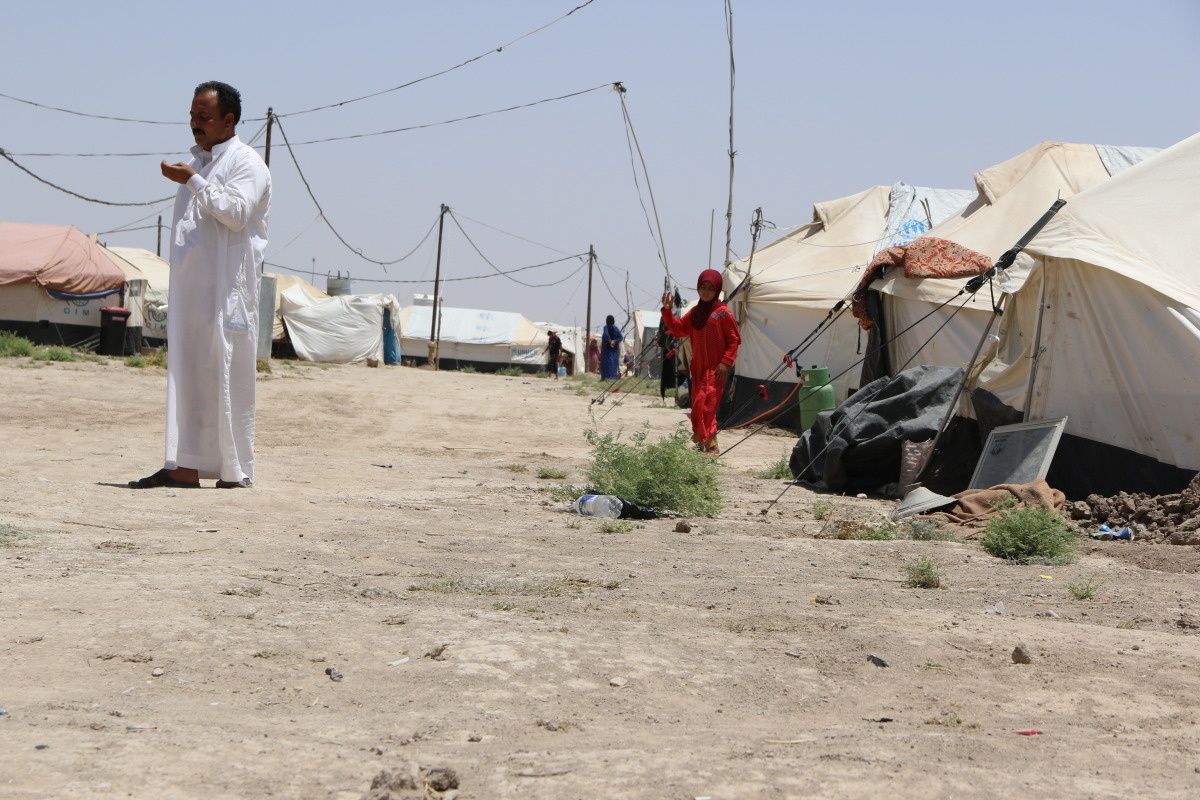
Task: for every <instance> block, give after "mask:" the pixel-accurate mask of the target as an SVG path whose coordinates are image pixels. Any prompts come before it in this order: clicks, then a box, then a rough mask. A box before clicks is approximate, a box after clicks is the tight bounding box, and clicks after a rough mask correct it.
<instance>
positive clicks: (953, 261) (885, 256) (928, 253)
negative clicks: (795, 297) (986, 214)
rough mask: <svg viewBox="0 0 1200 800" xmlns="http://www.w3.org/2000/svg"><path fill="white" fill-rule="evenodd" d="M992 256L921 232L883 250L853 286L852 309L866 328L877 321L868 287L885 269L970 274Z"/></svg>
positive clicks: (912, 274) (956, 275)
mask: <svg viewBox="0 0 1200 800" xmlns="http://www.w3.org/2000/svg"><path fill="white" fill-rule="evenodd" d="M991 266H992V260H991V259H990V258H988V257H987V256H985V255H984V254H983V253H977V252H975V251H974V250H971V249H970V248H968V247H963V246H962V245H961V244H956V243H955V242H952V241H950V240H949V239H939V238H937V237H936V236H922V237H921V238H919V239H917V240H916V241H914V242H911V243H910V244H906V245H902V246H900V247H889V248H888V249H886V250H881V251H880V252H879V253H878V254H877V255H876V256H875V258H873V259H871V263H870V264H869V265H868V266H867V271H866V272H865V273H864V274H863V276H862V280H860V281H859V282H858V288H857V289H855V290H854V304H853V306H852V308H851V311H852V312H853V313H854V316H855V317H856V318H857V319H858V324H859V326H860V327H862V329H863V330H870V329H871V328H872V327H874V325H875V322H874V321H873V320H872V319H871V317H870V315H868V314H867V289H868V288H870V286H871V284H872V283H874V282H875V279H876V278H878V277H879V276H880V275H881V274H882V273H883V271H884V270H885V269H893V268H902V269H903V270H904V276H905V277H906V278H970V277H972V276H974V275H978V274H980V273H981V272H985V271H987V270H988V268H990V267H991Z"/></svg>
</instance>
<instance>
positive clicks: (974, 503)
mask: <svg viewBox="0 0 1200 800" xmlns="http://www.w3.org/2000/svg"><path fill="white" fill-rule="evenodd" d="M954 498H955V499H956V500H958V503H957V504H956V505H955V506H954V507H953V508H951V509H950V510H948V511H938V512H935V513H932V514H925V515H924V516H926V517H928V518H930V519H935V520H937V521H938V522H942V523H945V524H948V525H954V526H957V527H960V528H966V529H969V530H970V529H976V528H982V527H983V526H985V525H987V523H988V521H989V520H990V519H991V518H992V517H994V516H996V514H998V513H1000V512H999V507H1000V506H1002V505H1004V504H1006V503H1008V502H1010V501H1015V502H1016V504H1017V506H1016V507H1018V508H1021V507H1025V508H1052V509H1054V510H1056V511H1059V510H1061V509H1062V508H1063V506H1064V505H1066V502H1067V496H1066V495H1064V494H1063V493H1062V492H1060V491H1059V490H1058V489H1053V488H1051V487H1050V484H1048V483H1046V482H1045V481H1033V482H1032V483H1002V484H1000V485H999V486H993V487H991V488H990V489H967V490H966V491H964V492H959V493H958V494H956V495H954ZM967 538H970V536H969V535H968V536H967Z"/></svg>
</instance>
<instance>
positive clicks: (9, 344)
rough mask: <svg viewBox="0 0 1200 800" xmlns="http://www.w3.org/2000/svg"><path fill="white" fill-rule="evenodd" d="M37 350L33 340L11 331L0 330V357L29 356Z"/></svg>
mask: <svg viewBox="0 0 1200 800" xmlns="http://www.w3.org/2000/svg"><path fill="white" fill-rule="evenodd" d="M36 351H37V348H36V347H35V346H34V344H33V342H31V341H29V340H28V339H26V338H25V337H23V336H17V335H16V334H15V333H13V332H11V331H0V358H29V357H30V356H32V355H33V354H34V353H35V352H36Z"/></svg>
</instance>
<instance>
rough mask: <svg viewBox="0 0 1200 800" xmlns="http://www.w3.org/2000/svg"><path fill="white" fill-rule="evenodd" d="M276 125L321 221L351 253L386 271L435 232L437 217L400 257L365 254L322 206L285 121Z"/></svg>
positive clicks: (415, 250) (415, 249)
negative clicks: (295, 149) (388, 257)
mask: <svg viewBox="0 0 1200 800" xmlns="http://www.w3.org/2000/svg"><path fill="white" fill-rule="evenodd" d="M275 125H276V127H278V128H279V135H280V136H282V137H283V144H284V146H285V147H287V151H288V156H290V157H291V159H292V163H293V164H294V165H295V166H296V172H297V174H299V175H300V182H301V183H303V184H304V190H305V191H306V192H308V196H309V199H311V200H312V201H313V205H314V206H316V207H317V211H318V212H319V213H320V215H321V221H322V222H324V223H325V227H327V228H329V230H330V232H331V233H332V234H333V235H334V236H335V237H336V238H337V240H338V241H339V242H341V243H342V245H343V246H344V247H345V248H346V249H347V250H349V251H350V252H351V253H354V255H356V256H358V257H359V258H361V259H362V260H363V261H369V262H371V263H372V264H378V265H379V266H381V267H383V268H384V271H386V270H387V268H388V267H389V266H391V265H392V264H399V263H400V262H401V261H403V260H404V259H406V258H408V257H409V256H411V255H412V254H413V253H415V252H417V250H418V249H419V248H420V247H421V245H423V244H424V243H425V240H426V239H428V238H429V235H430V234H431V233H433V229H434V228H436V227H437V220H436V219H435V220H434V221H433V224H432V225H430V226H429V230H427V231H425V235H424V236H422V237H421V241H419V242H417V244H416V246H415V247H413V249H411V250H409V251H408V252H407V253H405V254H404V255H402V256H400V257H399V258H393V259H390V260H386V261H385V260H381V259H377V258H371V257H370V256H368V255H365V254H364V253H363V251H362V250H360V249H359V248H357V247H355V246H354V245H352V244H350V242H348V241H346V237H344V236H342V234H341V233H340V232H339V231H338V229H337V228H335V227H334V226H333V223H332V222H330V221H329V217H328V216H326V214H325V209H323V208H322V207H321V202H320V201H319V200H317V196H316V194H314V193H313V189H312V185H311V184H310V183H309V182H308V178H307V177H305V175H304V170H303V169H302V168H301V167H300V162H299V161H298V160H297V159H296V153H295V151H294V150H292V143H291V142H289V141H288V136H287V132H286V131H285V130H284V129H283V123H281V122H280V121H279V120H275Z"/></svg>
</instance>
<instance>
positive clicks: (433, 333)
mask: <svg viewBox="0 0 1200 800" xmlns="http://www.w3.org/2000/svg"><path fill="white" fill-rule="evenodd" d="M449 210H450V207H449V206H447V205H446V204H445V203H442V210H441V213H439V214H438V241H437V265H436V266H435V267H434V271H433V309H432V312H433V313H431V314H430V315H429V364H430V365H431V366H432V367H433V368H434V369H437V368H438V346H439V345H440V344H441V342H440V341H439V340H440V338H441V331H440V328H441V326H440V325H438V300H439V296H438V293H439V292H441V290H442V230H443V229H444V228H445V226H446V212H447V211H449Z"/></svg>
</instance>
